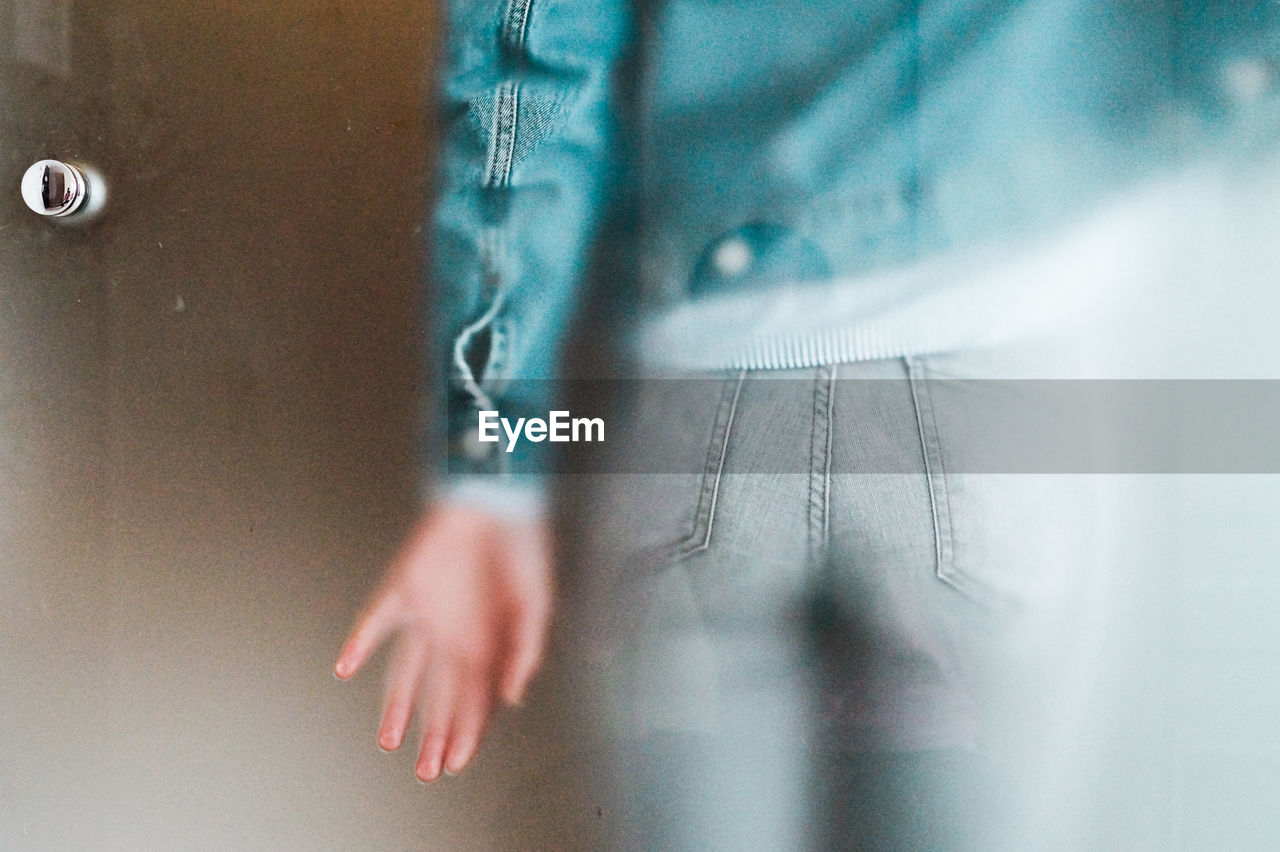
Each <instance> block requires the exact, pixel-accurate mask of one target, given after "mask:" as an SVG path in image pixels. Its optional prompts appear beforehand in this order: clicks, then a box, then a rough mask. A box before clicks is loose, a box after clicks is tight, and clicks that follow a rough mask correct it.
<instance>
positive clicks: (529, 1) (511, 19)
mask: <svg viewBox="0 0 1280 852" xmlns="http://www.w3.org/2000/svg"><path fill="white" fill-rule="evenodd" d="M531 6H533V0H511V2H510V3H508V4H507V14H506V16H505V17H504V18H503V20H502V40H503V42H504V43H505V44H506V46H507V48H508V49H510V50H520V49H521V48H523V47H524V40H525V33H526V31H527V30H528V27H529V8H530V7H531Z"/></svg>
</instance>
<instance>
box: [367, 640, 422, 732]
mask: <svg viewBox="0 0 1280 852" xmlns="http://www.w3.org/2000/svg"><path fill="white" fill-rule="evenodd" d="M427 654H428V651H427V645H426V642H424V641H418V642H415V641H412V640H410V639H408V638H407V637H405V638H403V639H402V640H401V641H400V643H399V646H398V648H397V652H396V659H395V661H394V662H393V664H392V668H391V672H390V676H389V677H388V679H387V698H386V706H385V708H384V710H383V713H382V726H381V727H380V728H379V729H378V746H379V747H381V748H382V749H383V750H384V751H395V750H396V749H398V748H400V744H401V743H403V742H404V735H405V731H406V730H408V728H409V719H410V718H411V717H412V716H413V705H414V703H415V699H416V698H417V696H418V691H419V687H420V684H421V682H422V678H423V673H424V671H425V670H426V667H427V659H428V656H427Z"/></svg>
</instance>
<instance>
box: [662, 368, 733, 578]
mask: <svg viewBox="0 0 1280 852" xmlns="http://www.w3.org/2000/svg"><path fill="white" fill-rule="evenodd" d="M746 376H747V371H746V370H739V371H738V373H737V376H736V378H735V379H734V380H732V381H726V382H725V384H724V388H723V390H722V392H721V395H720V403H719V404H718V405H717V406H716V421H715V426H714V430H715V431H714V432H713V433H712V438H711V444H710V446H708V448H707V459H706V463H705V465H704V466H703V471H702V487H701V488H700V489H699V491H698V512H697V514H696V515H695V516H694V528H693V531H692V532H691V533H690V534H689V535H688V536H687V537H686V538H685V539H684V540H683V541H681V542H678V543H676V544H675V545H673V546H671V547H670V548H668V550H667V552H668V558H669V559H673V560H678V559H683V558H685V557H687V556H690V555H692V554H694V553H698V552H700V551H703V550H706V549H707V548H708V547H710V546H711V529H712V527H713V526H714V524H715V513H716V504H717V502H718V501H719V498H720V479H721V477H722V476H723V475H724V465H725V459H726V458H727V457H728V454H729V433H730V432H731V431H732V429H733V420H734V416H735V414H736V413H737V410H738V397H739V396H740V395H741V393H742V384H743V381H744V380H745V379H746ZM699 533H701V534H699Z"/></svg>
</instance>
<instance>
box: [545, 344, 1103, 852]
mask: <svg viewBox="0 0 1280 852" xmlns="http://www.w3.org/2000/svg"><path fill="white" fill-rule="evenodd" d="M929 369H930V366H929V363H928V362H926V361H922V360H899V359H895V360H886V361H874V362H860V363H856V364H840V365H830V366H824V367H819V368H814V369H802V370H783V371H768V372H759V373H738V374H734V375H728V376H723V377H720V378H717V379H711V380H708V379H702V380H687V381H679V380H672V381H666V382H663V381H656V382H652V383H649V384H647V385H645V386H644V387H645V390H644V391H643V393H642V394H641V397H642V398H640V399H637V400H630V401H629V403H630V404H629V405H628V406H627V407H626V413H625V414H624V415H622V418H623V419H624V420H625V428H622V427H619V426H617V425H615V426H614V433H615V434H617V433H619V432H620V431H625V432H626V434H627V435H628V436H629V440H628V441H626V442H625V446H626V449H625V450H624V451H623V452H626V453H630V454H634V453H637V452H641V453H647V454H651V456H652V458H655V459H656V458H661V459H662V461H661V462H660V463H658V462H655V463H654V464H653V465H652V466H651V470H657V471H660V472H641V473H603V474H595V475H582V476H580V477H576V478H575V477H569V478H568V479H570V480H571V488H570V490H571V492H572V496H571V498H570V504H571V506H572V508H571V510H570V512H569V513H567V515H566V517H568V518H570V519H571V520H570V521H569V527H570V529H569V530H568V532H569V533H570V537H571V538H572V539H573V540H574V542H575V543H574V545H573V548H572V549H573V551H574V552H575V554H576V559H575V561H576V563H577V565H578V570H577V571H576V572H574V574H573V575H572V577H571V579H570V581H569V583H568V589H567V590H568V592H569V594H568V595H566V597H568V598H569V599H570V601H569V610H568V611H569V614H568V616H567V617H568V619H569V621H570V624H571V625H572V626H571V627H570V628H569V629H568V630H567V631H566V635H568V636H570V637H572V641H573V644H574V645H575V647H576V654H578V655H580V656H579V659H580V660H581V661H582V670H583V671H584V672H586V675H585V677H584V678H583V680H582V684H583V687H582V693H583V695H582V701H583V702H584V703H585V705H586V706H587V707H588V708H589V710H590V713H591V716H592V718H593V719H594V721H595V724H596V730H597V732H598V733H599V735H600V737H601V740H600V741H601V742H602V743H604V746H602V749H603V751H602V754H604V755H605V759H606V760H607V761H609V762H611V764H612V765H613V766H614V767H615V769H616V771H615V772H614V773H613V776H614V793H615V796H616V800H615V805H616V807H614V808H613V809H612V811H611V813H612V814H614V815H615V818H616V825H615V826H614V830H613V831H612V835H611V836H612V838H613V839H612V841H611V842H612V843H614V844H616V845H617V846H620V847H628V848H664V849H668V848H682V849H720V848H723V849H748V848H749V849H798V848H805V847H806V846H808V847H815V848H884V849H919V848H956V849H990V848H994V847H996V846H998V845H1000V843H1001V842H1002V841H1001V837H1003V834H1001V833H1002V832H1003V831H1005V824H1006V823H1008V822H1010V820H1011V819H1012V818H1013V817H1014V816H1016V817H1017V818H1018V819H1023V818H1024V817H1025V816H1026V815H1027V814H1028V813H1030V812H1032V811H1034V809H1035V807H1036V803H1035V801H1034V798H1035V797H1034V796H1032V797H1031V799H1027V800H1026V801H1021V800H1019V801H1017V802H1015V798H1016V797H1015V796H1014V794H1013V790H1014V789H1015V788H1025V787H1026V785H1027V782H1028V779H1034V780H1036V781H1039V780H1040V779H1041V778H1042V776H1043V773H1042V772H1041V770H1040V769H1039V768H1037V767H1039V766H1040V764H1038V763H1037V761H1036V760H1033V759H1028V757H1027V755H1028V754H1030V753H1032V752H1036V751H1043V750H1045V749H1050V750H1052V748H1054V747H1055V746H1053V745H1052V744H1053V743H1055V742H1058V741H1063V740H1064V738H1065V739H1066V740H1069V739H1070V737H1071V736H1072V735H1073V734H1071V733H1070V732H1066V731H1063V732H1056V733H1055V732H1054V724H1055V718H1054V711H1053V708H1054V707H1060V702H1059V700H1058V698H1057V697H1055V695H1056V692H1057V691H1059V690H1067V691H1071V692H1073V693H1078V691H1079V684H1076V683H1073V682H1072V679H1071V677H1070V675H1069V674H1064V673H1063V672H1062V671H1061V669H1060V667H1059V666H1058V663H1057V662H1055V661H1054V654H1055V653H1057V651H1056V650H1055V649H1061V647H1062V643H1063V641H1065V640H1066V639H1067V638H1069V637H1068V634H1069V633H1070V630H1066V631H1065V632H1064V631H1063V630H1059V629H1058V627H1060V626H1062V625H1075V624H1078V623H1080V622H1079V619H1077V618H1075V616H1076V615H1078V614H1079V613H1078V610H1077V609H1075V608H1076V607H1078V606H1079V605H1080V600H1081V596H1080V594H1078V593H1077V592H1078V590H1076V589H1075V586H1074V585H1073V584H1072V583H1070V582H1064V581H1063V579H1062V578H1063V576H1064V575H1072V572H1073V571H1074V576H1075V577H1076V578H1077V579H1079V578H1080V577H1081V576H1083V575H1085V574H1087V573H1088V572H1087V571H1081V570H1079V568H1080V565H1081V559H1082V558H1083V557H1082V556H1081V549H1080V547H1079V546H1078V545H1077V546H1074V547H1068V548H1066V549H1065V550H1064V548H1063V542H1077V543H1078V542H1082V541H1085V542H1087V541H1088V540H1089V538H1088V535H1087V534H1085V530H1084V526H1083V525H1086V524H1087V511H1083V510H1085V509H1087V504H1088V500H1087V499H1086V492H1087V483H1086V484H1085V486H1086V487H1084V488H1083V490H1082V483H1081V482H1079V481H1077V480H1074V479H1071V478H1065V479H1064V478H1055V477H1044V476H1004V475H1001V476H997V475H988V474H984V473H982V472H963V473H962V472H950V471H948V469H947V459H948V454H949V453H950V451H951V447H950V446H949V441H950V440H951V436H950V435H948V434H947V430H946V428H945V425H944V426H943V428H940V427H939V424H946V423H947V422H948V421H947V417H946V413H947V411H948V410H950V409H952V408H953V403H954V402H955V401H954V400H952V399H949V398H948V395H949V394H964V393H967V392H971V390H966V387H965V386H964V385H963V383H954V384H952V383H946V382H936V381H930V380H928V379H929V378H930V377H929V372H928V371H929ZM959 431H960V430H957V432H959ZM617 467H618V469H627V470H636V469H638V466H637V465H636V464H635V459H634V458H630V459H625V460H619V463H618V465H617ZM1063 613H1070V614H1068V615H1063ZM1086 621H1087V619H1086ZM1028 625H1033V626H1034V629H1028ZM1042 740H1047V743H1048V744H1047V745H1046V744H1045V742H1042ZM1029 743H1034V745H1033V746H1032V747H1030V748H1029V747H1028V744H1029ZM1041 786H1043V785H1041ZM1054 799H1055V797H1054V796H1052V795H1050V796H1048V801H1050V802H1051V801H1053V800H1054ZM1050 807H1052V806H1050ZM997 835H999V836H997Z"/></svg>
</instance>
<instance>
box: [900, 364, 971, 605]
mask: <svg viewBox="0 0 1280 852" xmlns="http://www.w3.org/2000/svg"><path fill="white" fill-rule="evenodd" d="M903 361H904V362H905V363H906V367H907V380H908V382H909V383H910V385H911V401H912V404H913V405H914V407H915V414H916V429H917V431H918V433H919V436H920V452H921V454H922V457H923V460H924V474H925V480H926V482H927V483H928V486H929V507H930V511H931V512H932V514H933V542H934V558H935V567H934V572H935V573H936V574H937V577H938V579H939V580H941V581H943V582H944V583H946V584H947V585H949V586H952V587H954V588H956V589H958V590H960V591H962V592H965V593H968V594H971V595H972V594H974V593H975V592H976V591H977V590H976V589H973V588H971V586H972V584H971V583H969V582H967V581H966V579H965V578H964V576H963V575H961V574H960V573H959V572H957V571H956V570H955V559H954V551H953V541H952V530H951V494H950V491H949V490H948V488H947V481H946V480H947V472H946V463H945V461H944V460H943V457H942V447H941V443H940V442H939V440H938V420H937V415H936V414H935V412H934V407H933V399H932V397H931V396H930V394H929V383H928V379H927V377H926V376H925V374H924V365H923V364H921V362H920V361H918V360H917V359H915V358H904V359H903Z"/></svg>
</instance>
